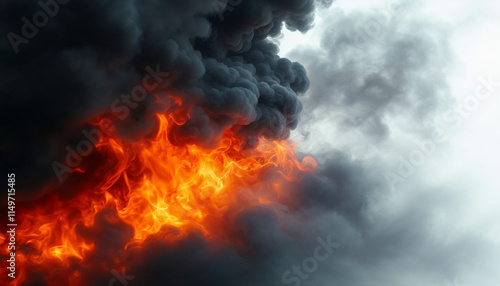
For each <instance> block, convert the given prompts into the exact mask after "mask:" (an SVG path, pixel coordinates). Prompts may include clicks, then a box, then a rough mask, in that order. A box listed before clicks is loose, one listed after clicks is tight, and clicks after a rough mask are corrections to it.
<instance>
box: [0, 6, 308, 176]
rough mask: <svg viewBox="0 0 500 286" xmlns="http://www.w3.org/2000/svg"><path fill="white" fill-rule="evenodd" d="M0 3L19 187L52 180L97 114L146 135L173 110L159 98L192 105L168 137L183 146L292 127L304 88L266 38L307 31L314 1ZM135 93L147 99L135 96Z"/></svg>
mask: <svg viewBox="0 0 500 286" xmlns="http://www.w3.org/2000/svg"><path fill="white" fill-rule="evenodd" d="M0 5H1V7H0V8H1V9H0V10H1V12H0V13H1V17H0V18H1V34H2V35H5V37H2V40H1V44H0V45H1V46H0V47H1V56H0V57H1V60H0V65H1V66H0V72H1V77H0V78H1V84H0V88H1V93H2V97H3V102H2V118H3V119H2V123H1V124H2V130H3V132H4V134H9V136H3V137H2V143H1V150H2V153H3V156H2V158H4V164H3V166H9V168H10V169H12V170H17V172H18V173H19V175H20V176H21V177H22V178H23V180H20V182H23V181H24V183H25V184H28V183H27V182H31V183H34V184H33V185H37V184H38V183H40V182H42V181H46V180H47V179H48V178H50V179H56V176H55V175H54V168H53V167H51V163H52V162H53V161H54V160H56V161H57V162H60V163H61V164H64V163H65V162H64V160H65V159H64V158H65V156H66V155H67V154H68V151H67V150H66V149H65V147H66V146H67V145H68V144H69V146H70V147H72V148H73V149H74V148H76V143H77V142H79V140H81V139H82V138H84V137H83V135H82V130H84V129H85V128H84V127H85V126H84V124H86V123H87V122H88V121H89V120H92V119H94V118H95V117H96V116H97V115H99V114H103V113H110V114H111V115H112V116H113V117H118V118H120V119H121V120H123V121H122V122H123V124H121V125H120V126H117V128H118V132H121V133H122V136H123V137H128V138H131V140H137V138H140V137H141V136H144V135H145V134H148V132H151V130H152V129H154V116H153V115H154V114H155V113H156V112H161V111H165V110H166V109H167V108H168V106H170V105H169V103H168V96H166V95H167V94H175V95H176V96H179V97H181V98H182V100H183V102H184V104H185V105H189V108H186V113H187V114H185V116H186V118H189V119H188V120H187V122H183V123H184V124H183V125H182V126H178V127H175V128H172V131H171V134H170V136H171V141H172V142H175V144H179V145H182V144H199V145H203V146H206V147H210V146H213V145H214V144H216V143H217V142H218V140H219V139H220V136H221V134H222V132H223V131H225V130H227V129H230V128H235V129H238V132H239V134H241V135H242V136H245V138H247V140H248V144H249V145H250V147H251V146H252V145H255V141H256V138H257V137H259V136H265V137H267V138H271V139H278V138H286V137H287V136H288V134H289V131H290V129H293V128H295V127H296V126H297V118H298V114H299V112H300V111H301V103H300V101H299V100H298V98H297V95H298V94H301V93H304V92H305V91H306V89H307V88H308V86H309V80H308V78H307V76H306V72H305V69H304V68H303V67H302V66H301V65H300V64H298V63H294V62H291V61H289V60H288V59H285V58H280V57H279V56H277V52H278V48H277V46H276V45H275V44H272V43H270V42H269V41H268V40H267V38H268V37H275V36H278V35H279V34H280V31H281V29H282V27H283V26H284V25H285V26H286V27H287V28H288V29H291V30H298V31H301V32H305V31H307V30H308V29H309V28H310V27H311V25H312V20H313V15H314V7H315V3H314V1H313V0H307V1H229V3H227V1H222V0H221V1H182V3H181V2H179V1H132V0H130V1H128V0H127V1H55V0H54V1H39V3H37V2H35V1H2V3H1V4H0ZM138 85H139V86H141V85H142V86H144V87H146V86H147V88H146V89H148V90H147V92H148V95H137V97H134V95H133V94H132V95H131V92H134V91H135V90H134V87H136V86H138ZM135 92H139V93H140V91H135ZM153 94H156V95H154V96H153ZM135 98H141V100H140V102H137V100H134V99H135ZM159 101H162V102H163V103H164V104H163V105H161V106H159V105H160V104H158V102H159ZM72 144H73V145H72Z"/></svg>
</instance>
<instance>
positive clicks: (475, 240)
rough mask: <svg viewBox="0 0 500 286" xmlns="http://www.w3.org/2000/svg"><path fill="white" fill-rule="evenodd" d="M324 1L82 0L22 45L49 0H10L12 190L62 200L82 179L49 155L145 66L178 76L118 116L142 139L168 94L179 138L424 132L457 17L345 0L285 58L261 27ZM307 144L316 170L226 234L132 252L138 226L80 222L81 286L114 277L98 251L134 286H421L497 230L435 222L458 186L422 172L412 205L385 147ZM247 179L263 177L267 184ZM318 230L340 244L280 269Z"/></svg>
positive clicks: (121, 125)
mask: <svg viewBox="0 0 500 286" xmlns="http://www.w3.org/2000/svg"><path fill="white" fill-rule="evenodd" d="M332 2H333V1H312V0H309V1H307V0H294V1H281V0H267V1H264V0H255V1H246V0H243V1H229V3H226V1H220V2H219V1H215V2H214V1H212V0H209V1H201V0H196V1H153V0H144V1H132V0H123V1H103V0H100V1H97V0H96V1H94V0H90V1H76V0H74V1H69V2H68V3H67V4H64V5H62V4H61V5H60V11H59V12H58V13H57V15H55V16H54V17H50V19H49V21H48V23H47V24H46V25H45V26H43V27H41V28H39V31H38V32H37V33H36V35H35V36H34V37H33V38H31V39H29V42H28V43H26V44H20V45H19V47H18V48H19V51H18V53H15V51H14V50H13V48H12V46H11V43H10V41H9V39H8V37H7V36H6V35H7V34H9V33H10V32H14V33H16V34H18V35H22V31H21V27H22V25H23V21H22V20H21V18H22V17H27V19H28V20H31V19H32V15H33V14H34V13H36V12H37V11H39V10H40V9H41V8H40V6H39V5H38V4H37V3H36V2H35V1H14V0H11V1H2V2H1V3H0V13H1V14H0V23H1V26H0V27H1V28H0V30H1V34H2V35H3V37H2V38H1V40H0V92H1V96H2V105H1V106H2V115H1V116H2V121H1V125H2V132H3V134H4V135H3V136H2V139H1V144H0V150H1V152H2V159H3V162H2V169H4V170H5V172H7V171H9V170H10V171H9V172H11V171H15V172H16V173H19V180H20V182H21V183H23V185H22V186H20V190H19V194H20V197H21V196H23V197H25V198H36V195H38V194H39V192H40V191H41V190H42V189H43V190H46V189H44V188H41V187H40V186H45V185H47V184H48V182H51V183H52V185H53V184H56V185H57V187H56V188H55V189H57V192H59V193H61V194H64V193H66V198H68V197H69V198H71V194H72V193H73V192H78V189H84V187H82V186H80V187H77V188H75V189H72V188H70V186H71V184H72V182H71V181H70V182H69V183H68V181H65V182H63V183H62V184H58V183H57V182H55V176H54V172H53V169H52V168H51V162H52V161H54V160H61V162H62V161H63V160H64V159H63V157H64V155H65V149H64V148H65V146H67V145H68V144H69V145H71V144H75V143H76V142H78V141H79V140H81V138H82V135H81V131H82V130H83V129H85V128H88V127H89V125H88V124H87V123H88V121H89V120H92V119H94V118H95V117H96V116H98V115H101V114H110V113H111V115H110V116H116V114H113V113H112V111H110V109H111V108H110V106H111V104H112V102H113V101H114V100H116V99H117V98H120V95H121V94H123V93H125V94H126V93H130V90H132V89H133V88H134V86H137V85H139V84H141V80H142V78H143V77H144V76H145V75H147V74H148V72H147V71H148V67H150V68H152V69H153V70H158V71H161V72H165V73H168V76H166V77H165V80H164V81H162V82H161V84H160V85H158V86H157V87H156V88H155V89H154V90H150V91H148V92H149V94H148V96H147V99H146V100H144V101H143V102H141V103H140V105H139V106H138V107H137V108H131V109H130V112H131V114H130V116H128V117H127V118H126V119H125V120H121V121H117V122H118V123H117V132H118V134H120V136H121V137H122V138H125V139H124V140H140V139H141V138H143V137H147V136H148V134H150V133H151V132H153V131H154V128H155V117H154V114H155V113H157V112H170V111H172V110H175V108H176V107H177V106H175V104H173V103H172V102H170V101H169V99H168V96H167V94H175V95H176V96H179V97H181V98H182V100H183V102H186V103H189V104H190V105H191V106H192V108H190V109H188V110H187V112H188V115H189V120H187V122H186V123H185V124H182V125H178V126H175V127H174V128H173V129H171V130H169V140H170V141H171V142H172V143H174V144H177V145H183V144H197V145H200V146H203V147H206V148H211V147H213V146H215V145H216V144H217V142H218V140H219V139H220V137H221V135H222V134H223V132H224V131H226V130H228V129H233V130H234V131H236V134H237V135H238V136H241V137H242V138H245V141H246V145H247V146H248V147H249V148H251V147H253V146H255V145H256V144H257V141H258V138H261V137H265V138H267V139H271V140H280V139H286V138H288V136H289V135H290V132H292V130H294V129H296V128H297V129H299V130H298V131H299V132H298V133H300V134H305V135H306V139H305V141H307V140H313V139H315V140H317V139H318V138H310V137H311V136H313V135H315V134H316V133H314V132H313V133H308V131H309V130H310V129H313V128H314V125H315V123H316V122H320V123H324V124H323V125H321V126H322V127H321V128H323V127H324V126H326V128H324V129H322V130H321V135H322V136H330V135H332V136H333V135H335V136H341V135H342V133H344V134H350V133H353V132H359V134H361V136H362V137H361V138H362V140H363V141H364V143H363V144H364V145H363V146H365V145H366V146H367V145H373V146H379V145H380V146H382V145H384V144H393V142H394V140H395V138H394V136H393V134H394V133H395V132H399V131H400V130H405V131H406V132H408V133H411V134H413V135H415V136H418V137H420V138H425V137H426V136H427V135H428V134H429V133H431V132H432V131H433V130H434V128H435V126H434V123H435V122H434V120H435V118H436V117H437V116H439V115H440V113H441V112H442V111H443V110H444V109H446V108H447V107H448V106H449V104H450V103H451V101H452V100H451V97H450V95H449V94H448V91H449V90H448V87H447V81H446V77H447V72H448V71H449V66H450V64H451V58H450V46H449V42H448V36H449V35H448V30H447V29H446V28H445V27H444V26H443V25H442V24H441V23H439V22H435V21H431V20H426V19H425V17H418V16H417V14H416V13H417V12H418V9H417V8H415V7H413V6H412V5H410V4H409V2H402V3H400V4H401V5H403V7H396V6H391V7H392V8H389V10H387V8H383V9H382V8H381V10H373V11H364V10H363V11H349V12H347V11H343V10H335V12H332V13H331V14H330V15H329V16H328V17H327V18H326V19H324V21H323V22H322V23H323V24H324V26H322V27H315V28H318V29H320V30H321V31H322V36H321V46H320V47H316V48H298V49H296V50H294V51H293V52H292V53H290V58H291V59H287V58H282V57H279V56H278V52H279V47H278V46H277V45H276V44H274V43H273V42H272V41H271V40H269V39H270V38H275V37H279V36H280V33H281V31H282V30H283V29H289V30H292V31H296V32H298V33H299V32H302V33H305V32H307V31H308V30H309V29H311V28H313V26H314V14H315V13H317V12H318V10H317V9H321V11H323V12H324V11H327V10H325V9H330V8H329V7H333V8H335V3H334V2H333V6H332ZM405 5H406V6H405ZM384 9H386V10H384ZM373 25H376V26H373ZM367 27H368V28H367ZM374 27H375V28H374ZM366 29H371V30H369V31H371V33H370V34H366V31H367V30H366ZM362 33H365V34H362ZM159 102H161V104H159ZM414 122H418V124H414ZM307 134H313V135H311V136H310V137H307ZM339 134H340V135H339ZM320 141H321V140H320ZM394 144H395V143H394ZM300 155H301V156H302V155H312V156H313V157H314V158H316V159H317V161H318V165H319V167H318V170H317V171H316V172H314V173H312V174H309V175H307V176H306V177H305V178H304V179H303V180H302V181H301V182H300V183H299V184H289V185H287V188H288V192H289V196H290V200H278V201H277V202H275V203H273V204H270V205H261V206H258V207H252V208H248V209H244V210H240V211H238V212H237V213H229V214H228V217H227V229H228V232H227V235H228V241H233V242H234V244H229V245H219V244H214V243H212V241H210V240H209V239H207V238H205V237H204V236H203V234H202V233H198V232H196V231H193V232H192V233H188V234H183V233H180V232H178V230H176V229H175V228H173V227H172V228H166V229H162V231H161V232H160V233H159V234H157V235H153V236H152V237H150V238H149V239H148V240H146V241H145V243H144V245H142V246H138V247H132V248H130V249H127V251H126V253H123V252H122V251H121V249H123V246H124V245H125V242H126V241H128V240H130V238H131V237H133V233H132V229H131V226H128V225H124V224H120V222H117V220H115V219H113V218H114V217H115V216H116V211H114V210H110V209H105V210H103V211H102V212H100V213H99V214H98V215H97V216H96V221H95V224H94V225H93V226H92V227H90V228H78V232H79V234H80V235H82V236H83V237H85V238H86V239H89V240H91V241H97V243H96V245H95V247H96V250H95V251H94V252H93V253H92V255H93V256H92V262H93V263H94V264H92V265H77V264H75V265H73V269H74V270H79V271H80V272H81V273H83V277H87V279H88V280H87V283H88V285H107V284H108V282H109V281H110V279H112V278H113V277H114V276H113V274H111V273H110V272H109V269H99V270H96V269H95V267H93V265H113V261H114V260H113V259H114V258H119V259H121V260H122V263H123V265H125V266H126V269H127V275H132V276H134V277H135V278H134V279H133V280H131V281H130V283H129V285H249V286H250V285H262V286H263V285H266V286H267V285H269V286H274V285H318V286H332V285H344V286H359V285H371V286H377V285H381V286H382V285H384V286H387V285H391V286H392V285H394V286H399V285H411V286H415V285H417V286H418V285H445V284H442V281H443V280H446V279H447V280H448V281H452V280H453V279H454V278H455V277H457V276H458V275H460V274H463V273H468V271H472V270H477V269H479V268H480V265H481V263H480V262H481V260H482V259H484V255H485V253H487V252H488V249H489V247H490V245H491V242H490V241H487V240H485V239H483V238H481V237H480V236H477V235H474V234H467V235H462V236H460V237H457V238H456V239H453V240H447V239H445V238H443V237H437V236H434V235H432V234H430V233H431V232H430V230H429V229H431V228H432V227H433V222H434V219H435V217H434V214H436V213H437V212H439V211H440V210H441V207H442V205H443V204H453V198H452V197H451V195H441V196H436V195H434V194H435V193H437V191H438V190H435V189H432V188H431V189H428V190H427V191H425V192H420V193H417V192H415V193H412V192H411V191H412V190H415V189H425V188H427V186H425V185H424V184H423V183H418V182H417V183H415V184H414V185H411V186H407V189H408V190H407V191H408V193H409V195H408V196H410V197H411V200H410V201H411V203H407V204H404V205H402V206H401V205H397V204H396V203H394V205H391V203H392V201H391V203H387V201H388V200H389V199H390V195H391V192H390V190H388V186H387V182H386V181H385V179H384V170H387V169H388V168H390V167H391V166H392V165H391V166H389V165H388V163H387V162H386V161H385V160H384V159H383V158H378V157H375V159H372V160H363V159H360V157H361V156H359V154H353V153H351V152H350V151H349V150H339V149H337V148H334V147H328V148H322V149H320V150H314V152H311V151H308V152H306V153H305V154H300ZM275 175H276V174H271V175H270V180H271V178H273V177H274V176H275ZM252 187H253V188H255V189H263V190H265V188H266V182H265V181H264V182H262V184H257V185H255V186H252ZM267 187H268V186H267ZM395 214H397V215H395ZM165 239H167V240H169V241H170V240H172V241H174V242H170V243H168V244H165V243H163V241H164V240H165ZM318 239H323V240H331V241H333V242H335V243H338V244H339V247H338V248H336V249H335V251H334V252H333V253H332V254H330V255H329V256H328V259H327V260H326V261H324V262H318V266H317V269H316V270H315V271H314V272H313V273H311V274H308V275H307V278H304V279H302V278H300V277H299V276H298V275H297V274H293V272H291V273H292V274H290V275H289V276H288V277H295V279H294V280H293V281H294V282H285V281H284V280H283V274H284V273H285V272H286V271H292V269H293V267H294V265H299V266H301V265H303V261H305V260H304V259H306V258H308V257H313V256H314V250H315V248H316V247H317V246H318V245H320V244H319V242H318ZM116 271H117V272H119V273H120V272H121V270H120V269H116ZM32 273H33V275H32V276H31V277H30V279H29V281H28V283H27V284H26V285H50V283H47V282H46V281H45V282H44V278H43V277H44V269H32ZM297 281H298V282H297ZM485 285H493V284H485Z"/></svg>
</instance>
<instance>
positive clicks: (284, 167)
mask: <svg viewBox="0 0 500 286" xmlns="http://www.w3.org/2000/svg"><path fill="white" fill-rule="evenodd" d="M158 121H159V129H158V132H157V134H156V136H154V138H153V139H148V140H143V141H141V142H138V143H123V142H122V141H121V140H119V139H117V138H113V137H105V138H103V139H102V140H101V142H100V143H98V144H97V146H96V149H97V150H98V152H99V153H101V154H102V155H103V157H104V158H106V160H107V161H108V162H106V164H104V165H106V166H108V170H106V172H104V173H103V175H101V176H102V182H100V183H99V185H98V186H96V187H94V188H91V189H88V190H84V191H82V192H80V193H79V195H78V196H77V197H76V198H74V199H73V200H71V201H69V202H64V201H63V200H61V199H59V198H51V199H50V201H47V202H46V203H44V204H42V205H40V206H38V207H36V208H33V209H31V210H30V211H25V212H24V213H22V214H20V216H21V217H20V219H21V221H22V225H21V227H20V228H19V229H18V239H19V240H18V244H19V245H21V246H22V247H21V248H22V249H23V250H22V251H21V252H18V259H19V261H20V263H21V265H22V266H21V268H23V269H25V270H23V272H22V273H24V274H22V277H19V278H18V279H16V280H15V282H14V283H15V284H16V283H21V282H22V281H23V280H25V279H26V278H27V277H26V272H27V269H30V268H36V269H40V268H41V267H43V268H47V269H51V265H57V266H58V267H57V268H58V269H61V267H62V269H66V270H67V271H70V272H71V275H67V276H68V279H69V280H70V281H71V283H72V284H79V283H80V282H81V281H80V278H79V277H80V275H81V273H80V272H79V271H78V270H75V267H74V263H75V261H76V262H78V264H79V265H85V263H88V261H90V259H91V258H95V256H96V255H97V254H96V248H102V247H103V246H99V245H96V239H95V237H98V236H103V235H104V236H105V235H113V233H112V230H113V229H117V228H119V229H120V230H121V231H122V232H125V235H123V238H122V239H121V240H119V241H118V242H116V241H115V244H116V243H118V244H120V245H121V248H122V250H123V251H124V250H125V249H126V248H127V245H132V244H133V245H140V244H141V243H143V242H144V241H145V240H146V239H147V238H148V237H149V236H151V235H154V234H157V233H158V232H160V231H161V230H162V229H165V228H168V227H175V228H177V229H178V230H179V231H189V230H193V229H197V230H199V231H201V232H202V233H203V235H204V236H205V237H207V238H209V239H220V240H224V232H225V231H226V228H227V226H226V224H227V216H226V215H225V214H226V213H228V212H232V213H234V212H238V211H241V210H242V209H244V208H247V207H251V206H255V205H259V204H268V203H273V202H279V201H280V199H281V198H282V197H284V196H286V192H284V191H283V190H282V188H281V187H280V185H281V184H282V183H283V182H286V181H297V180H300V178H301V175H302V174H304V173H306V172H308V171H311V170H313V169H314V168H315V167H316V162H315V161H314V159H312V158H310V157H306V158H304V160H303V161H302V162H300V161H299V160H298V159H297V158H296V155H295V147H296V146H295V144H294V143H293V142H291V141H262V142H261V143H260V144H259V146H258V147H257V148H256V149H252V150H244V149H242V148H241V146H242V144H243V142H242V141H241V140H240V139H239V138H237V137H236V136H235V135H234V134H233V132H232V131H231V130H229V131H227V132H226V133H225V134H224V137H223V138H222V140H221V142H220V145H219V146H218V147H217V148H216V149H214V150H205V149H203V148H201V147H198V146H195V145H188V146H182V147H180V146H174V145H173V144H171V143H170V141H169V140H168V130H169V129H170V128H171V127H172V126H174V125H175V124H178V122H177V123H176V121H174V120H173V118H172V116H170V117H169V116H166V115H158ZM109 166H111V168H109ZM80 171H81V172H84V173H88V174H89V172H92V170H89V169H87V170H85V171H83V170H80ZM94 171H95V170H94ZM90 175H93V174H92V173H90ZM95 177H99V176H98V175H97V174H95ZM266 177H273V179H272V181H270V182H269V183H266V184H265V188H263V189H262V190H255V189H256V188H255V186H256V185H260V186H264V185H263V183H262V182H263V181H264V179H265V178H266ZM252 186H253V188H250V187H252ZM252 190H253V191H252ZM242 192H243V193H244V194H243V195H242ZM103 225H104V226H106V227H99V226H103ZM110 231H111V234H110V233H109V232H110ZM165 243H168V239H166V240H165ZM4 251H5V249H3V250H2V252H4ZM123 251H121V252H119V253H112V256H113V257H115V258H116V259H117V260H118V261H116V264H119V258H120V257H122V256H123V255H124V252H123ZM49 272H50V271H49ZM51 272H52V273H50V274H47V275H50V276H52V275H54V273H53V272H54V271H51Z"/></svg>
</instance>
